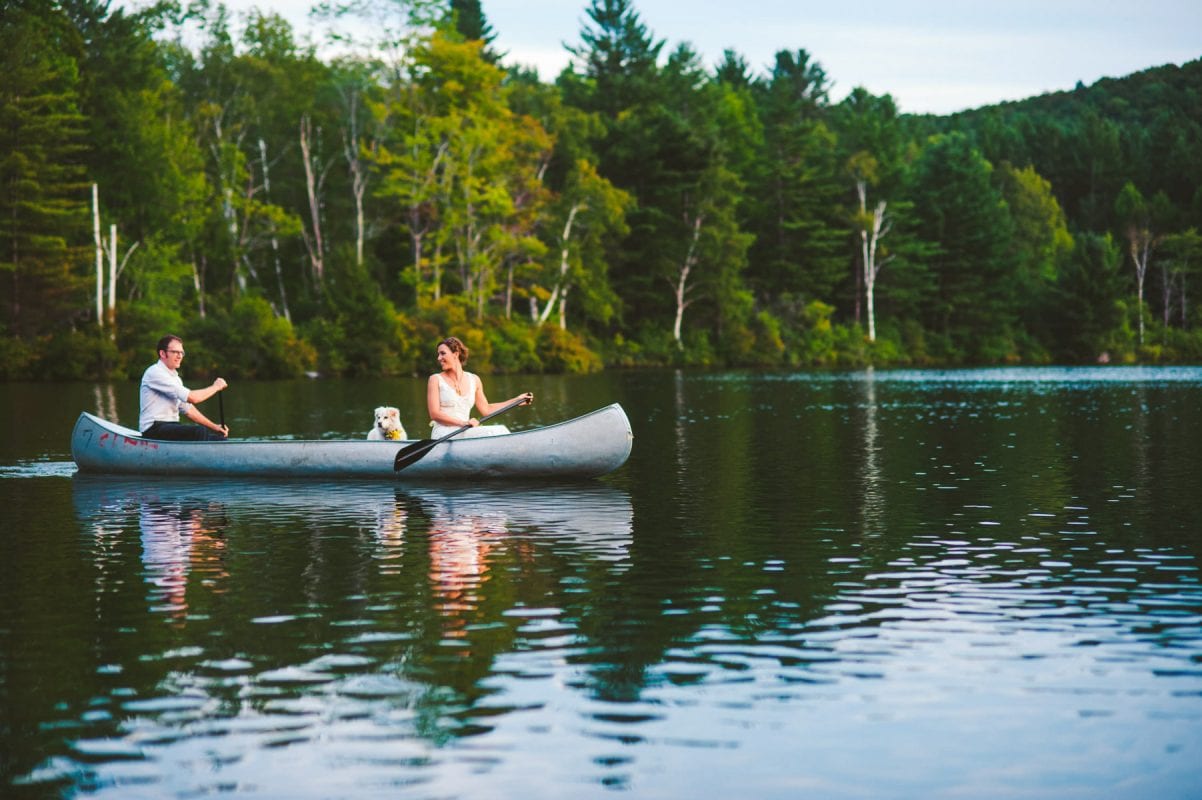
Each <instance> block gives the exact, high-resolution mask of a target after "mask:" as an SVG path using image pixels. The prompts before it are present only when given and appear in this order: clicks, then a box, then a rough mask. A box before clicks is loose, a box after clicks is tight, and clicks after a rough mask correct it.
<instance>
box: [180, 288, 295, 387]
mask: <svg viewBox="0 0 1202 800" xmlns="http://www.w3.org/2000/svg"><path fill="white" fill-rule="evenodd" d="M186 341H187V342H188V361H189V363H188V371H189V373H190V374H201V375H233V376H236V377H240V378H298V377H300V376H302V375H303V374H304V373H305V372H306V371H307V370H310V369H312V368H313V365H314V363H315V362H316V359H317V354H316V352H315V351H314V350H313V347H312V346H311V345H310V344H309V343H307V342H305V341H302V340H301V339H299V338H297V336H296V334H295V332H294V331H293V330H292V324H291V323H290V322H288V320H286V319H284V318H282V317H277V316H276V315H275V314H274V313H273V312H272V309H271V305H270V304H269V303H268V302H267V301H266V300H264V299H263V298H259V297H251V296H244V297H242V298H239V300H238V301H237V302H236V303H235V304H234V307H233V308H232V309H231V310H230V312H229V313H217V314H212V315H210V316H208V317H206V318H205V319H203V320H197V321H196V322H194V323H193V324H192V326H191V330H190V331H189V333H188V335H187V337H186Z"/></svg>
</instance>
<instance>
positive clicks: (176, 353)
mask: <svg viewBox="0 0 1202 800" xmlns="http://www.w3.org/2000/svg"><path fill="white" fill-rule="evenodd" d="M167 355H169V356H180V357H181V358H182V357H183V355H184V351H183V350H168V351H167Z"/></svg>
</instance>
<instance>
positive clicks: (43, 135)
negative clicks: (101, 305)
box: [0, 2, 92, 339]
mask: <svg viewBox="0 0 1202 800" xmlns="http://www.w3.org/2000/svg"><path fill="white" fill-rule="evenodd" d="M5 13H6V19H5V22H4V24H3V25H0V75H3V76H4V79H3V81H0V314H2V316H0V324H2V325H3V327H4V332H5V333H7V334H9V335H15V336H19V337H22V338H26V339H32V338H34V337H39V336H44V335H47V334H50V333H53V332H55V331H59V330H64V329H65V328H68V329H69V328H70V327H71V326H72V325H74V323H75V322H76V321H77V320H79V319H80V318H82V317H85V316H86V315H87V314H88V313H89V309H90V308H91V307H92V306H91V304H89V302H88V298H87V295H86V292H87V287H88V286H89V285H90V279H91V276H92V273H91V272H90V271H89V268H88V263H89V262H88V256H87V253H88V252H89V248H88V245H87V216H86V214H87V205H86V204H87V182H86V180H85V178H84V172H83V166H82V162H83V159H84V156H85V149H84V146H83V137H82V132H83V125H84V119H83V117H82V116H81V114H80V112H79V109H78V95H77V92H76V87H77V85H78V80H79V78H78V70H77V66H76V59H75V58H74V57H73V55H72V54H73V53H74V54H78V53H79V50H80V46H79V41H78V38H77V36H76V35H75V32H74V29H73V28H72V26H71V24H70V21H69V20H68V19H67V18H66V17H65V16H64V15H63V14H62V12H61V11H59V10H58V9H57V8H56V7H54V6H53V5H52V4H50V3H42V2H30V3H24V4H20V6H19V7H16V8H10V9H9V10H7V11H6V12H5Z"/></svg>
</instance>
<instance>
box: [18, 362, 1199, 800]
mask: <svg viewBox="0 0 1202 800" xmlns="http://www.w3.org/2000/svg"><path fill="white" fill-rule="evenodd" d="M185 382H187V379H186V376H185ZM485 385H486V388H487V389H488V392H489V394H490V396H492V397H493V398H494V399H498V398H503V397H508V396H511V395H514V394H517V393H518V392H519V391H523V390H526V389H530V390H532V391H534V392H535V395H536V403H535V405H534V406H533V407H532V408H529V409H517V410H515V411H512V412H509V414H507V415H506V417H504V418H502V419H501V420H498V421H505V422H507V423H508V424H509V425H510V426H511V427H513V428H522V427H528V426H531V425H535V424H545V423H550V422H554V421H558V420H561V419H564V418H567V417H570V416H573V415H576V414H579V413H583V412H585V411H588V410H591V409H593V408H596V407H598V406H601V405H604V404H607V403H610V402H620V403H621V404H622V405H623V407H624V408H625V409H626V411H627V413H628V415H629V417H630V420H631V424H632V427H633V430H634V450H633V452H632V455H631V458H630V460H629V462H628V463H627V464H626V465H625V466H624V467H622V468H621V469H620V470H619V471H618V472H616V473H614V474H613V475H610V476H607V477H606V478H604V479H601V480H596V481H589V482H585V483H579V484H569V485H514V486H510V485H504V484H500V485H496V484H492V485H484V484H482V485H478V486H464V485H458V486H444V487H438V486H408V485H405V484H401V483H396V484H393V483H370V482H304V481H294V482H288V481H278V480H277V481H253V480H242V481H225V480H181V479H156V478H153V477H151V478H142V479H136V480H131V479H128V478H106V477H97V476H80V475H76V474H75V468H74V465H73V463H71V460H70V452H69V443H68V435H69V433H70V429H71V426H72V424H73V422H74V419H75V417H76V416H77V415H78V413H79V412H80V411H83V410H87V411H92V412H94V413H100V414H102V415H104V416H109V417H113V418H118V419H119V420H120V421H122V422H124V423H125V424H129V425H136V419H137V387H136V385H135V384H134V383H128V384H125V383H123V384H118V385H103V386H92V385H83V384H70V385H43V384H36V385H31V384H8V385H0V419H2V420H3V423H2V424H3V425H4V426H5V436H4V438H3V442H2V443H0V508H2V509H3V512H2V513H3V520H4V525H3V532H2V533H0V714H2V719H0V780H2V781H3V783H2V784H0V788H2V791H0V795H3V796H4V797H13V798H27V797H29V798H32V797H58V796H68V797H71V796H85V795H86V796H88V797H99V798H122V799H124V798H137V797H155V798H158V797H180V798H190V797H196V796H209V795H223V796H235V797H237V796H247V797H287V798H350V797H356V798H358V797H410V798H431V799H433V798H441V799H446V798H482V797H488V798H522V799H523V800H532V799H535V798H547V800H551V799H552V798H563V797H573V798H579V797H611V796H615V795H625V796H630V797H637V798H683V797H732V798H734V797H748V798H750V797H754V798H797V797H820V798H863V797H873V798H944V797H957V798H961V797H971V798H990V797H996V798H1013V797H1029V798H1071V797H1082V798H1098V797H1107V798H1148V797H1156V798H1197V797H1199V796H1202V585H1200V583H1199V579H1200V574H1199V566H1200V557H1202V502H1200V500H1199V498H1202V469H1200V468H1199V449H1200V447H1202V369H1195V368H1126V367H1113V368H1111V367H1107V368H1080V369H1057V368H1046V369H1045V368H1030V369H981V370H949V371H942V370H927V371H917V370H916V371H906V370H900V371H877V372H875V373H874V372H871V371H870V372H851V373H814V372H805V373H753V372H704V373H699V372H676V371H670V370H662V371H632V372H624V371H618V372H606V373H603V374H600V375H594V376H587V377H545V376H539V377H522V376H496V377H491V378H486V379H485ZM423 398H424V380H418V379H396V380H328V381H327V380H314V381H302V382H286V383H244V384H239V383H237V382H235V383H234V384H233V385H231V387H230V389H229V390H228V392H227V393H226V395H225V398H224V406H225V415H226V419H227V421H229V422H230V425H231V428H232V431H233V434H234V435H235V436H263V437H295V438H341V437H356V438H357V437H361V436H363V435H364V434H365V433H366V431H367V430H368V428H369V427H370V425H371V412H372V408H373V407H374V406H376V405H381V404H387V405H396V406H399V407H400V408H401V412H402V419H403V421H404V423H405V424H406V426H407V427H408V429H409V431H410V433H411V435H412V434H414V433H418V434H419V435H420V432H421V431H422V430H423V426H422V423H423V421H424V413H419V410H420V409H422V408H423V407H424V400H423ZM204 408H205V410H206V412H207V413H208V414H209V415H210V416H211V417H214V418H215V414H216V412H217V408H216V401H215V400H210V401H209V402H208V403H207V404H205V407H204Z"/></svg>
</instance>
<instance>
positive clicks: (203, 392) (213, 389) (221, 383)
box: [188, 378, 229, 419]
mask: <svg viewBox="0 0 1202 800" xmlns="http://www.w3.org/2000/svg"><path fill="white" fill-rule="evenodd" d="M228 385H229V384H227V383H226V382H225V378H218V379H217V380H215V381H213V383H212V384H211V385H209V386H206V387H205V388H203V389H192V390H191V391H189V392H188V402H189V403H203V402H204V401H205V400H208V399H209V398H210V397H212V396H213V395H215V394H217V393H218V392H220V391H221V390H222V389H224V388H225V387H226V386H228ZM189 419H191V415H189Z"/></svg>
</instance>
